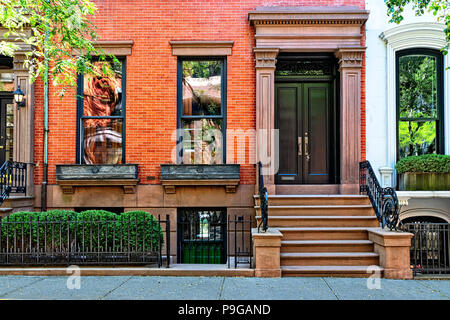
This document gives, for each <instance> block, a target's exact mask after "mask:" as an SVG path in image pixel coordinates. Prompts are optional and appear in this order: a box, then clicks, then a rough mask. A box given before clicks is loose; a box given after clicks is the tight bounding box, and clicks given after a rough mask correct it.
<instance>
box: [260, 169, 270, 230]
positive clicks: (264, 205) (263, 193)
mask: <svg viewBox="0 0 450 320" xmlns="http://www.w3.org/2000/svg"><path fill="white" fill-rule="evenodd" d="M258 175H259V181H258V184H259V186H258V188H259V207H260V209H261V222H260V223H259V224H258V232H259V230H260V227H261V224H262V231H263V232H266V231H267V228H268V227H269V225H268V223H269V215H268V208H269V199H268V193H267V188H266V187H265V186H264V178H263V175H262V163H261V162H258Z"/></svg>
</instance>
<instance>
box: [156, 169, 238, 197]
mask: <svg viewBox="0 0 450 320" xmlns="http://www.w3.org/2000/svg"><path fill="white" fill-rule="evenodd" d="M239 182H240V165H238V164H217V165H215V164H212V165H208V164H198V165H195V164H194V165H190V164H175V165H172V164H162V165H161V184H162V185H163V186H164V190H165V192H166V193H175V192H176V189H175V187H176V186H195V187H197V186H224V187H225V191H226V192H227V193H234V192H236V186H237V185H239Z"/></svg>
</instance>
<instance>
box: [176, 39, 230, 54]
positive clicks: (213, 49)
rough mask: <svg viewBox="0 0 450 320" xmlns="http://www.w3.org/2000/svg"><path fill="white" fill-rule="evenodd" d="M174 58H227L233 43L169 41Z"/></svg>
mask: <svg viewBox="0 0 450 320" xmlns="http://www.w3.org/2000/svg"><path fill="white" fill-rule="evenodd" d="M169 43H170V45H171V46H172V54H173V55H174V56H229V55H231V53H232V50H231V49H232V47H233V44H234V41H211V40H206V41H178V40H172V41H169Z"/></svg>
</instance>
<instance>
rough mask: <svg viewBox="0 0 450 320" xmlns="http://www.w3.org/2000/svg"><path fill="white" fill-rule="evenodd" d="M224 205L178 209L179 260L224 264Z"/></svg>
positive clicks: (225, 221) (225, 224)
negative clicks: (219, 206)
mask: <svg viewBox="0 0 450 320" xmlns="http://www.w3.org/2000/svg"><path fill="white" fill-rule="evenodd" d="M226 232H227V220H226V211H225V209H203V208H182V209H180V211H179V213H178V252H177V259H178V262H179V263H200V264H225V263H226V259H227V257H226V252H227V247H226V245H227V242H226V241H225V239H226Z"/></svg>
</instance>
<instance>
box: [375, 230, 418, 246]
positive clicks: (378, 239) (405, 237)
mask: <svg viewBox="0 0 450 320" xmlns="http://www.w3.org/2000/svg"><path fill="white" fill-rule="evenodd" d="M367 232H368V234H369V240H371V241H373V242H374V243H376V244H379V245H382V246H384V247H387V246H388V247H405V246H408V247H409V246H410V245H411V238H412V237H413V236H414V235H413V234H412V233H409V232H404V231H391V230H388V229H381V228H367Z"/></svg>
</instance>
